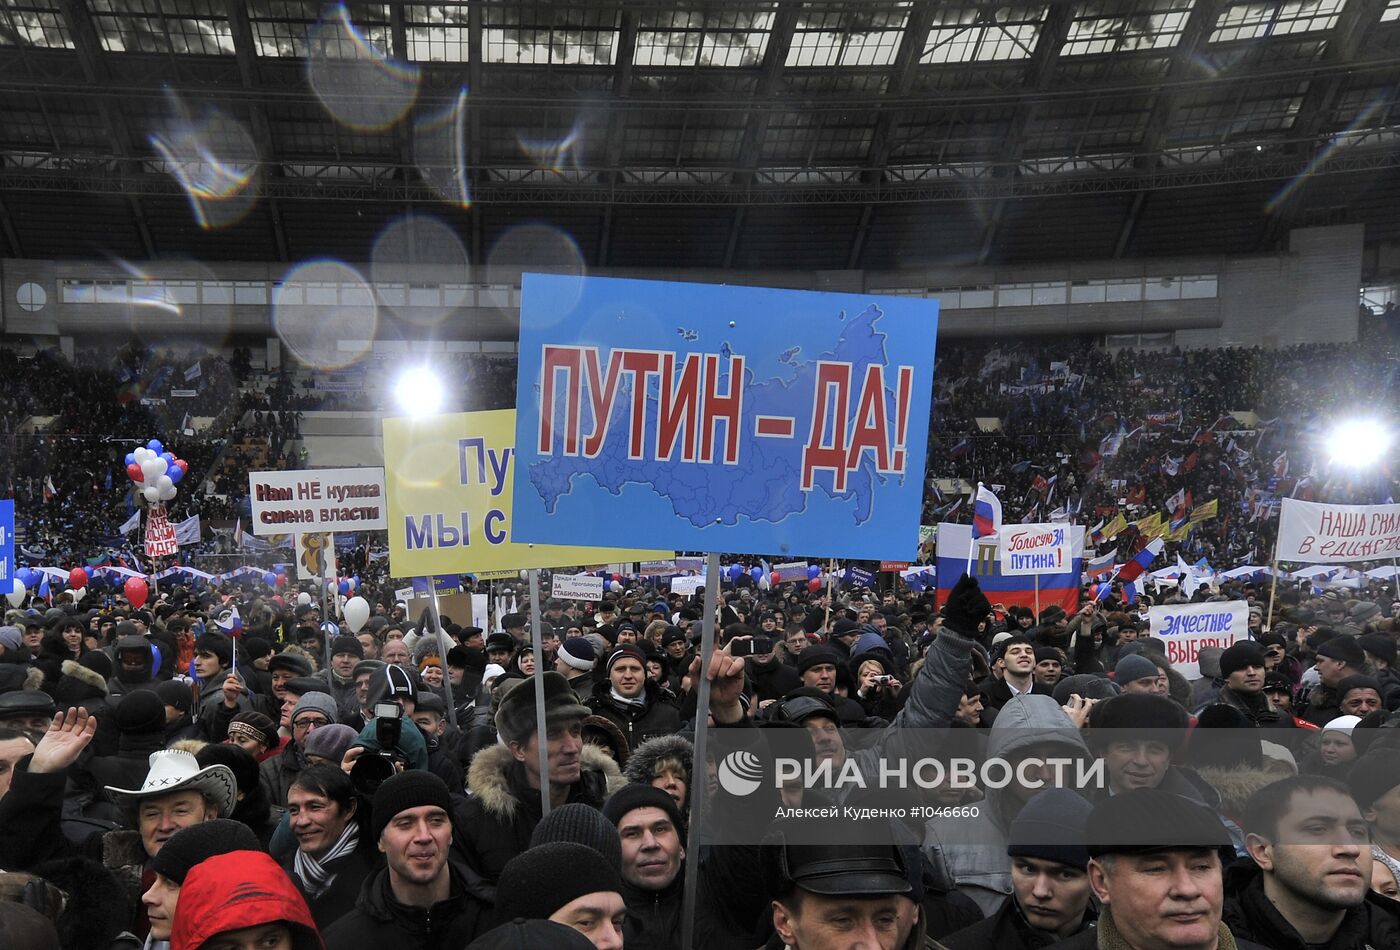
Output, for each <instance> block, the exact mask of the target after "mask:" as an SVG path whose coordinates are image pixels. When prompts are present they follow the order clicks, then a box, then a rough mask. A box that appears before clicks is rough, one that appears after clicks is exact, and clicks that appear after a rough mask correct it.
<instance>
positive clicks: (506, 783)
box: [467, 744, 627, 821]
mask: <svg viewBox="0 0 1400 950" xmlns="http://www.w3.org/2000/svg"><path fill="white" fill-rule="evenodd" d="M580 757H581V759H582V761H583V771H584V780H585V781H586V780H587V776H588V772H589V771H593V772H596V773H600V774H601V777H602V779H603V780H604V782H605V783H606V789H607V791H606V792H605V794H606V795H611V794H612V793H613V792H615V791H617V790H618V789H619V788H621V787H622V786H624V785H626V784H627V780H626V779H624V778H623V777H622V770H621V769H619V768H618V767H617V763H616V762H614V761H613V760H612V759H611V758H609V757H608V755H607V754H606V753H604V752H600V751H599V750H598V749H596V748H594V747H593V746H591V745H587V744H585V745H584V746H583V750H582V754H581V756H580ZM514 762H515V756H513V755H511V752H510V749H509V748H508V747H506V746H503V745H494V746H491V747H490V748H486V749H482V750H481V751H480V752H478V753H477V754H476V757H475V758H474V759H472V764H471V768H469V769H468V770H467V792H468V793H469V794H470V795H472V796H473V797H475V798H479V799H481V805H482V807H483V808H485V809H486V811H487V813H488V814H490V815H491V816H492V817H493V818H495V819H497V820H498V821H510V820H512V819H514V818H515V808H516V806H517V805H518V804H519V800H518V799H517V798H516V797H515V792H514V790H513V789H512V788H511V787H510V767H511V765H512V764H513V763H514Z"/></svg>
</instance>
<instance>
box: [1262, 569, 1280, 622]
mask: <svg viewBox="0 0 1400 950" xmlns="http://www.w3.org/2000/svg"><path fill="white" fill-rule="evenodd" d="M1273 573H1274V582H1273V584H1272V585H1270V587H1269V612H1268V613H1267V614H1265V615H1264V628H1263V629H1264V632H1265V633H1268V632H1269V631H1270V630H1272V629H1273V628H1274V598H1275V597H1277V596H1278V558H1277V557H1275V558H1274V572H1273Z"/></svg>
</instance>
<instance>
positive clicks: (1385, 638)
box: [1356, 633, 1395, 666]
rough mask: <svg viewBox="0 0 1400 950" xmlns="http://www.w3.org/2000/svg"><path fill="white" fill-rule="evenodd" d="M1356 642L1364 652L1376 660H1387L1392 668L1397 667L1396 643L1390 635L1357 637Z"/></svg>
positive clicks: (1370, 634) (1376, 634) (1378, 634)
mask: <svg viewBox="0 0 1400 950" xmlns="http://www.w3.org/2000/svg"><path fill="white" fill-rule="evenodd" d="M1356 642H1357V643H1359V644H1361V649H1362V650H1365V651H1366V652H1367V653H1369V654H1371V655H1372V656H1374V657H1375V658H1376V659H1378V660H1385V662H1386V663H1388V664H1389V665H1391V666H1394V665H1395V641H1394V640H1392V639H1391V638H1390V636H1389V635H1388V634H1384V633H1368V634H1366V635H1365V636H1361V637H1357V638H1356Z"/></svg>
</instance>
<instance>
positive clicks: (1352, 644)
mask: <svg viewBox="0 0 1400 950" xmlns="http://www.w3.org/2000/svg"><path fill="white" fill-rule="evenodd" d="M1317 655H1318V656H1325V657H1327V658H1328V659H1330V660H1341V661H1342V662H1343V663H1345V664H1346V665H1347V666H1350V667H1354V668H1356V669H1360V668H1361V667H1362V666H1364V665H1365V664H1366V653H1365V651H1363V650H1362V649H1361V644H1359V643H1357V642H1356V640H1354V639H1353V638H1351V637H1348V636H1345V635H1340V636H1335V637H1333V638H1332V639H1330V640H1328V641H1327V642H1326V643H1324V644H1322V645H1321V646H1320V647H1318V648H1317Z"/></svg>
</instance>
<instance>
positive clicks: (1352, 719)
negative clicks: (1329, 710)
mask: <svg viewBox="0 0 1400 950" xmlns="http://www.w3.org/2000/svg"><path fill="white" fill-rule="evenodd" d="M1360 721H1361V717H1360V716H1338V717H1337V718H1336V719H1333V720H1331V721H1330V722H1328V723H1327V725H1325V726H1323V727H1322V731H1323V732H1340V733H1341V734H1342V735H1345V736H1349V735H1351V731H1352V730H1353V729H1355V728H1356V724H1357V723H1358V722H1360Z"/></svg>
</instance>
